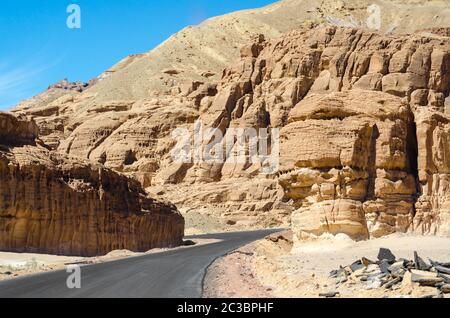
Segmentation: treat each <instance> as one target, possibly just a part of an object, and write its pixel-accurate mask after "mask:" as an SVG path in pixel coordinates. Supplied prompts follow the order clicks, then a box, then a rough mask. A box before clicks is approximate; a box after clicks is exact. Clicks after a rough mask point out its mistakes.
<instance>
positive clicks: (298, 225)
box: [279, 91, 417, 239]
mask: <svg viewBox="0 0 450 318" xmlns="http://www.w3.org/2000/svg"><path fill="white" fill-rule="evenodd" d="M414 133H415V131H414V126H413V114H412V112H411V111H410V109H409V107H408V105H407V104H405V103H402V102H401V100H400V99H398V98H397V97H394V96H391V95H388V94H385V93H382V92H365V93H364V95H361V93H360V92H358V91H347V92H338V93H330V94H326V95H317V94H312V95H310V96H308V97H306V98H305V99H304V100H302V101H301V102H300V103H298V104H297V105H296V106H295V107H294V108H293V109H292V111H291V112H290V115H289V124H288V125H286V126H285V127H284V128H283V129H282V131H281V163H282V171H283V174H282V175H281V176H280V178H279V180H280V183H281V184H282V185H283V187H284V188H285V190H286V197H287V198H289V199H292V200H293V204H294V205H295V206H296V207H298V209H297V210H296V211H295V212H294V213H293V214H292V222H293V226H294V228H295V229H296V231H297V234H298V236H299V237H302V236H306V235H307V234H314V235H321V234H323V233H325V232H329V233H334V234H337V233H346V234H348V235H350V236H351V237H353V238H355V239H367V238H369V237H378V236H383V235H386V234H390V233H394V232H406V231H408V230H411V229H412V228H413V226H412V221H413V218H414V202H415V195H416V192H417V189H416V176H415V168H416V167H415V166H414V163H413V162H414V160H413V159H415V157H416V155H417V153H416V152H415V151H414V149H415V136H414Z"/></svg>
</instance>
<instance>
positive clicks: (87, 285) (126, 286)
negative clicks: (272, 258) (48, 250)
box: [0, 230, 279, 298]
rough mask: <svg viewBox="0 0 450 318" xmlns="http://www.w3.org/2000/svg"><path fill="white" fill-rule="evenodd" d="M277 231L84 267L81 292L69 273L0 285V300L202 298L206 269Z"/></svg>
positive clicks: (236, 235) (238, 235) (235, 235)
mask: <svg viewBox="0 0 450 318" xmlns="http://www.w3.org/2000/svg"><path fill="white" fill-rule="evenodd" d="M277 231H279V230H262V231H252V232H235V233H222V234H209V235H198V236H191V237H186V239H192V238H206V239H220V240H221V241H220V242H217V243H212V244H206V245H198V246H192V247H190V248H184V249H178V250H172V251H168V252H163V253H157V254H150V255H145V256H139V257H133V258H127V259H122V260H118V261H113V262H108V263H101V264H93V265H86V266H82V267H81V288H80V289H69V288H68V287H67V284H66V281H67V278H68V277H69V275H70V273H66V271H65V270H60V271H53V272H48V273H42V274H37V275H32V276H24V277H20V278H17V279H13V280H7V281H3V282H0V298H22V297H25V298H69V297H73V298H102V297H108V298H119V297H120V298H199V297H201V296H202V295H201V294H202V283H203V278H204V276H205V273H206V269H207V267H208V266H209V265H210V264H211V263H212V262H213V261H214V260H215V259H217V258H218V257H221V256H223V255H225V254H227V253H229V252H231V251H233V250H235V249H237V248H239V247H241V246H243V245H246V244H248V243H251V242H253V241H256V240H258V239H261V238H263V237H265V236H267V235H269V234H271V233H274V232H277Z"/></svg>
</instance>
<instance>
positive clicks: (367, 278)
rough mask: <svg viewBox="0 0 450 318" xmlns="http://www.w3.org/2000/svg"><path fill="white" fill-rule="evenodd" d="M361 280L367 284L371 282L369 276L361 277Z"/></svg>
mask: <svg viewBox="0 0 450 318" xmlns="http://www.w3.org/2000/svg"><path fill="white" fill-rule="evenodd" d="M359 280H360V281H362V282H367V281H368V280H369V276H361V277H360V278H359Z"/></svg>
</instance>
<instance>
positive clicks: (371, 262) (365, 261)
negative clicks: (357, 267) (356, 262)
mask: <svg viewBox="0 0 450 318" xmlns="http://www.w3.org/2000/svg"><path fill="white" fill-rule="evenodd" d="M361 262H362V264H363V265H364V266H365V267H368V266H369V265H372V264H375V262H374V261H371V260H370V259H368V258H365V257H363V258H362V259H361Z"/></svg>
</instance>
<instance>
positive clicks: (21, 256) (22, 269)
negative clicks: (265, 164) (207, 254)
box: [0, 239, 219, 280]
mask: <svg viewBox="0 0 450 318" xmlns="http://www.w3.org/2000/svg"><path fill="white" fill-rule="evenodd" d="M192 241H193V242H194V243H195V245H204V244H212V243H216V242H218V241H219V240H215V239H194V240H192ZM182 248H189V246H180V247H177V248H172V249H168V248H163V249H152V250H150V251H148V252H145V253H135V252H132V251H128V250H117V251H112V252H110V253H108V254H106V255H103V256H97V257H73V256H58V255H46V254H30V253H6V252H0V280H5V279H13V278H16V277H19V276H23V275H29V274H34V273H40V272H47V271H52V270H58V269H63V268H65V266H67V265H73V264H96V263H104V262H110V261H114V260H119V259H123V258H127V257H136V256H143V255H147V254H153V253H160V252H164V251H168V250H176V249H182Z"/></svg>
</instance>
